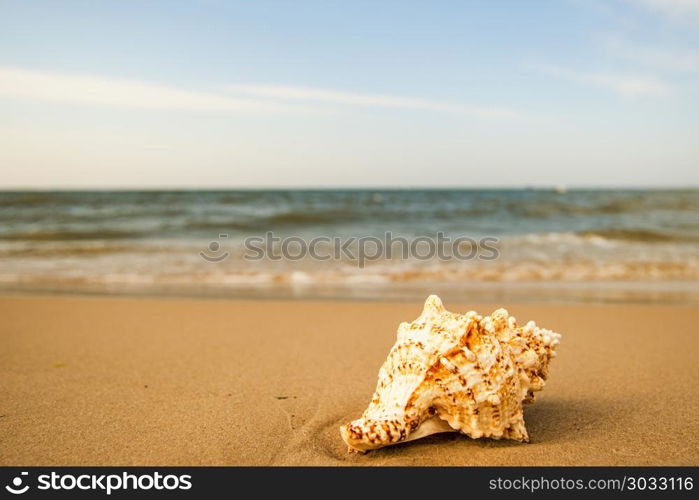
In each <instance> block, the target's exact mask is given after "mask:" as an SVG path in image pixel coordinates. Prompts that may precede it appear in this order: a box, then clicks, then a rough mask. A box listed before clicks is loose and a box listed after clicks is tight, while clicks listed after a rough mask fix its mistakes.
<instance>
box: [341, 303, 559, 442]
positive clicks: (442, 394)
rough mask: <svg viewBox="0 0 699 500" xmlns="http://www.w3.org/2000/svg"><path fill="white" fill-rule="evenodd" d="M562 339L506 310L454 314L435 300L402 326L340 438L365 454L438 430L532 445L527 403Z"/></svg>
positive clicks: (540, 387)
mask: <svg viewBox="0 0 699 500" xmlns="http://www.w3.org/2000/svg"><path fill="white" fill-rule="evenodd" d="M560 338H561V336H560V335H559V334H558V333H554V332H552V331H551V330H546V329H544V328H539V327H538V326H536V324H535V323H534V322H533V321H530V322H529V323H527V324H526V325H525V326H523V327H520V326H518V325H517V321H516V320H515V318H514V317H512V316H510V315H509V314H508V312H507V311H506V310H505V309H498V310H497V311H495V312H493V313H492V314H491V315H490V316H485V317H483V316H480V315H479V314H477V313H476V312H474V311H470V312H467V313H466V314H457V313H452V312H449V311H447V310H446V309H444V306H443V305H442V301H441V300H440V299H439V297H437V296H436V295H431V296H430V297H428V298H427V301H426V302H425V307H424V309H423V311H422V314H420V316H419V317H418V318H417V319H416V320H415V321H413V322H412V323H401V324H400V326H399V327H398V338H397V340H396V343H395V344H394V345H393V348H392V349H391V351H390V352H389V354H388V358H387V359H386V361H385V362H384V364H383V366H382V367H381V370H380V371H379V380H378V383H377V385H376V391H375V392H374V395H373V397H372V399H371V403H370V404H369V407H368V408H367V409H366V410H365V411H364V414H363V415H362V417H361V418H359V419H357V420H355V421H353V422H350V423H349V424H346V425H343V426H341V427H340V434H341V435H342V439H343V440H344V441H345V443H347V445H348V446H349V450H350V451H360V452H365V451H368V450H373V449H377V448H381V447H384V446H388V445H392V444H396V443H402V442H406V441H412V440H414V439H419V438H421V437H425V436H428V435H430V434H435V433H439V432H461V433H463V434H466V435H468V436H470V437H472V438H480V437H488V438H494V439H501V438H506V439H514V440H517V441H529V436H528V434H527V430H526V428H525V426H524V411H523V407H522V405H523V403H533V402H534V392H535V391H540V390H541V389H543V387H544V381H545V380H546V377H547V376H548V365H549V360H550V359H551V358H552V357H554V356H555V355H556V352H555V348H556V346H557V345H558V343H559V340H560Z"/></svg>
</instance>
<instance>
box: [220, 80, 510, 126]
mask: <svg viewBox="0 0 699 500" xmlns="http://www.w3.org/2000/svg"><path fill="white" fill-rule="evenodd" d="M227 90H228V91H229V92H231V93H235V94H238V95H240V94H243V95H252V96H255V97H262V98H267V99H276V100H280V101H305V102H322V103H328V104H339V105H348V106H364V107H374V108H394V109H415V110H427V111H439V112H445V113H460V114H466V115H471V116H476V117H479V118H495V119H508V118H516V117H518V116H520V114H519V113H518V112H516V111H513V110H509V109H501V108H488V107H476V106H463V105H460V104H455V103H448V102H440V101H432V100H427V99H421V98H415V97H400V96H391V95H380V94H364V93H355V92H345V91H338V90H327V89H318V88H307V87H290V86H283V85H266V84H257V85H231V86H228V87H227Z"/></svg>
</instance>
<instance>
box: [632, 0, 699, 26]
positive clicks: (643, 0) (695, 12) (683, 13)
mask: <svg viewBox="0 0 699 500" xmlns="http://www.w3.org/2000/svg"><path fill="white" fill-rule="evenodd" d="M627 1H630V2H631V3H635V4H637V5H642V6H644V7H647V8H650V9H652V10H655V11H656V12H660V13H661V14H664V15H666V16H668V17H670V18H673V19H675V20H678V21H691V22H699V0H627Z"/></svg>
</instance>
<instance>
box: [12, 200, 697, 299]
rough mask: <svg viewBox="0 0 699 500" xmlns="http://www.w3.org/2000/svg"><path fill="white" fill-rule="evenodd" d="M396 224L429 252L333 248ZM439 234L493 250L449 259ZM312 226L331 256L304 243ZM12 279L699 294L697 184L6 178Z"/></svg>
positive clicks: (295, 291)
mask: <svg viewBox="0 0 699 500" xmlns="http://www.w3.org/2000/svg"><path fill="white" fill-rule="evenodd" d="M267 233H270V234H272V235H273V236H274V237H275V238H279V239H281V240H282V242H276V243H274V245H272V247H269V248H273V249H274V250H275V252H278V251H279V250H280V247H281V245H282V244H283V240H284V239H285V238H287V239H289V238H291V239H294V240H295V243H293V244H291V243H290V245H289V246H288V247H287V250H289V252H290V253H292V254H293V255H292V257H293V258H284V257H282V258H280V259H276V257H275V258H274V259H273V258H269V257H270V256H271V253H269V248H268V249H267V250H268V253H267V254H265V257H264V258H258V259H257V260H250V259H249V257H250V254H251V252H250V248H246V243H245V242H246V241H248V244H249V241H250V240H249V239H250V238H253V237H258V238H265V237H266V236H265V235H266V234H267ZM387 233H390V236H391V237H393V238H404V239H405V240H406V241H407V242H408V244H412V243H413V242H415V241H416V240H418V239H420V241H422V243H420V244H417V246H416V247H415V248H418V249H419V248H420V245H422V247H424V248H423V250H425V251H423V252H416V253H418V254H419V255H417V256H416V255H412V254H411V255H408V256H407V257H406V258H403V257H404V255H402V254H401V252H400V251H398V252H393V254H392V255H390V256H388V255H385V252H384V253H383V254H381V255H377V256H376V257H375V258H372V259H365V261H364V262H362V263H361V265H360V264H359V263H358V262H357V260H356V259H353V258H351V257H350V256H348V255H345V254H342V255H335V253H334V252H335V251H336V248H335V247H333V244H334V242H333V239H340V240H342V242H347V241H349V243H348V246H347V248H348V249H350V250H352V249H353V250H355V251H356V250H358V247H357V245H358V243H356V241H352V238H367V237H372V238H377V239H379V240H382V241H383V240H385V238H386V237H387V236H386V235H387ZM440 234H441V235H443V237H444V238H449V239H450V240H452V241H453V240H455V239H457V238H462V244H461V246H460V248H463V247H464V244H463V241H464V239H465V241H469V242H471V243H466V244H465V246H466V247H467V248H466V250H468V248H469V247H473V248H477V249H478V248H480V245H482V244H483V241H486V242H487V244H486V245H485V246H487V247H490V249H491V251H490V253H488V255H485V256H484V253H485V252H476V254H477V255H475V256H474V257H473V258H460V259H456V258H440V257H438V256H437V255H432V254H430V253H429V250H430V244H429V241H430V240H429V239H432V240H434V239H436V238H437V237H438V235H440ZM314 238H321V240H322V241H319V242H318V244H317V246H316V247H315V250H316V252H317V253H322V254H323V256H325V257H329V258H327V259H318V258H314V257H313V256H311V255H309V254H308V253H306V254H303V255H300V256H299V254H300V253H301V250H302V247H301V245H302V244H303V243H300V242H299V241H303V242H310V241H311V240H313V239H314ZM484 238H485V239H486V240H484ZM258 241H259V240H258ZM372 241H375V240H372ZM289 242H291V240H289ZM294 245H296V246H294ZM440 245H441V243H440ZM376 250H377V248H374V247H372V248H371V252H370V253H371V254H372V256H373V255H374V254H378V253H379V252H377V251H376ZM258 254H259V253H258ZM275 255H276V256H277V257H278V255H277V254H276V253H275ZM221 256H223V257H224V258H221V259H220V260H219V258H220V257H221ZM297 256H298V258H296V257H297ZM0 289H1V290H3V291H6V292H22V291H43V292H52V293H53V292H59V293H110V294H112V293H117V294H118V293H125V294H165V295H168V294H174V295H205V296H241V297H299V298H307V297H308V298H344V299H347V298H360V299H362V298H370V299H381V298H386V299H409V300H412V299H417V298H421V297H423V296H424V294H426V293H440V294H442V295H445V296H447V297H449V298H453V299H454V300H464V301H466V300H468V301H478V302H488V301H500V300H515V301H516V300H523V301H534V300H550V301H564V302H565V301H592V302H615V301H621V302H629V301H630V302H690V303H696V302H699V190H696V189H695V190H570V191H566V190H563V189H560V190H544V189H521V190H494V189H493V190H490V189H479V190H467V189H466V190H463V189H459V190H437V189H434V190H226V191H51V192H48V191H26V192H20V191H6V192H0Z"/></svg>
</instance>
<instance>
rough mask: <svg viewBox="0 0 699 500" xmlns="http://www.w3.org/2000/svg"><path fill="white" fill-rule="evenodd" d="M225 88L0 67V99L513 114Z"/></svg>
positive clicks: (323, 93) (368, 97) (206, 108)
mask: <svg viewBox="0 0 699 500" xmlns="http://www.w3.org/2000/svg"><path fill="white" fill-rule="evenodd" d="M226 90H227V92H226V93H220V92H218V93H217V92H211V91H201V90H190V89H183V88H177V87H173V86H168V85H162V84H157V83H150V82H143V81H138V80H130V79H122V78H112V77H104V76H96V75H80V74H70V73H56V72H46V71H33V70H26V69H21V68H13V67H2V66H0V98H3V97H4V98H15V99H16V98H20V99H34V100H42V101H55V102H64V103H73V104H87V105H97V106H109V107H119V108H145V109H168V110H183V111H203V112H222V111H223V112H263V113H274V112H302V113H311V114H324V113H327V112H328V109H327V108H323V107H319V106H313V105H309V103H311V104H312V103H316V104H317V103H326V104H335V105H353V106H367V107H378V108H393V109H396V108H404V109H413V110H431V111H439V112H446V113H461V114H465V115H470V116H475V117H478V118H488V119H493V118H494V119H508V118H514V117H516V116H519V115H518V113H516V112H514V111H511V110H506V109H496V108H480V107H467V106H461V105H458V104H451V103H444V102H436V101H430V100H425V99H416V98H406V97H393V96H385V95H373V94H356V93H350V92H339V91H332V90H320V89H308V88H300V87H289V86H281V85H235V86H229V87H228V88H227V89H226ZM233 94H235V95H233Z"/></svg>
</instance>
